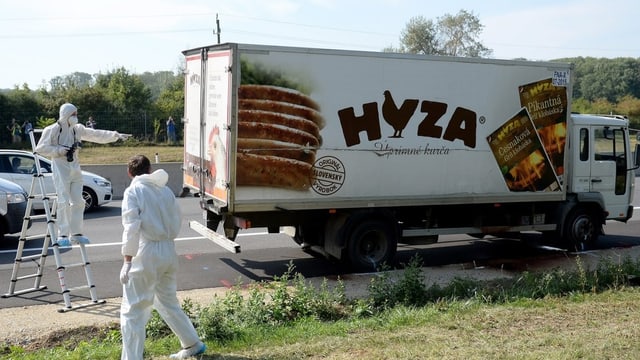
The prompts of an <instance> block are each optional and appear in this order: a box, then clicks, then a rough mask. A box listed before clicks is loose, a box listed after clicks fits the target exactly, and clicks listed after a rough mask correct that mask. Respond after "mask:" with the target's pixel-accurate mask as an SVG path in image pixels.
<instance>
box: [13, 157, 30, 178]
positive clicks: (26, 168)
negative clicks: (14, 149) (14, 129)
mask: <svg viewBox="0 0 640 360" xmlns="http://www.w3.org/2000/svg"><path fill="white" fill-rule="evenodd" d="M9 158H10V159H11V160H10V161H11V167H12V169H13V173H14V174H32V173H33V172H35V161H34V160H33V158H32V157H31V156H26V155H13V156H10V157H9Z"/></svg>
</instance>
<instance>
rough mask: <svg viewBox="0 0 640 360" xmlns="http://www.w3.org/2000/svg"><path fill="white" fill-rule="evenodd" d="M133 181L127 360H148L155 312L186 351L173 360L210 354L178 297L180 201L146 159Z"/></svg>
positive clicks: (126, 220)
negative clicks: (148, 338) (150, 323)
mask: <svg viewBox="0 0 640 360" xmlns="http://www.w3.org/2000/svg"><path fill="white" fill-rule="evenodd" d="M127 173H128V175H129V177H130V178H131V179H132V180H131V184H130V185H129V187H127V189H126V190H125V191H124V197H123V200H122V226H123V227H124V232H123V233H122V250H121V251H122V256H123V258H124V263H123V265H122V270H120V282H121V283H122V289H123V290H122V292H123V294H122V305H121V308H120V327H121V332H122V356H121V359H142V356H143V353H144V341H145V327H146V325H147V322H148V321H149V317H150V316H151V309H152V308H155V309H156V310H157V311H158V313H159V314H160V316H161V317H162V318H163V319H164V321H165V322H166V323H167V325H169V328H171V330H172V331H173V332H174V333H175V334H176V336H178V339H179V340H180V344H181V346H182V350H180V351H179V352H177V353H175V354H172V355H171V356H170V358H171V359H187V358H189V357H192V356H195V355H200V354H202V353H204V352H205V350H206V349H207V347H206V345H205V344H204V343H203V342H202V341H200V338H198V333H197V332H196V330H195V328H194V326H193V324H192V323H191V320H189V317H188V316H187V315H186V314H185V313H184V311H183V310H182V307H181V306H180V302H179V301H178V297H177V284H176V273H177V271H178V254H177V253H176V249H175V243H174V240H175V238H176V236H178V232H179V231H180V227H181V224H182V216H181V211H180V207H179V205H178V201H177V200H176V197H175V195H174V194H173V191H172V190H171V189H170V188H169V187H168V186H167V181H168V179H169V175H168V174H167V172H166V171H164V170H163V169H158V170H156V171H154V172H153V173H152V172H151V162H150V161H149V159H148V158H147V157H146V156H144V155H136V156H133V157H132V158H131V159H130V160H129V163H128V167H127Z"/></svg>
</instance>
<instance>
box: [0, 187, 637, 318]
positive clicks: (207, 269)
mask: <svg viewBox="0 0 640 360" xmlns="http://www.w3.org/2000/svg"><path fill="white" fill-rule="evenodd" d="M638 179H640V178H636V184H638V182H639V180H638ZM639 192H640V189H639V188H638V186H636V196H635V201H634V203H635V204H636V206H640V194H638V193H639ZM179 202H180V205H181V207H182V210H183V215H184V219H185V221H184V222H183V228H182V230H181V232H180V234H179V236H178V239H177V240H176V242H177V243H176V249H177V251H178V253H179V255H180V272H179V274H178V287H179V290H189V289H199V288H212V287H221V286H232V285H236V284H238V283H242V284H246V283H248V282H250V281H260V280H271V279H273V277H274V276H280V275H282V274H283V273H284V272H285V271H286V270H287V268H288V266H289V264H290V263H292V264H293V265H294V266H295V271H296V272H299V273H300V274H302V275H304V276H305V277H307V278H310V277H317V276H324V277H334V276H337V275H339V274H343V273H345V271H346V270H345V269H343V268H341V267H340V266H339V265H337V264H334V263H330V262H328V261H327V260H324V259H318V258H314V257H312V256H311V255H308V254H306V253H304V252H303V251H301V250H300V248H299V247H298V245H297V244H295V243H294V242H293V241H292V240H291V239H290V238H289V237H288V236H286V235H282V234H267V233H266V231H264V230H263V229H254V230H248V231H242V232H240V235H239V238H238V243H240V244H241V246H242V252H241V253H239V254H232V253H229V252H227V251H226V250H224V249H222V248H221V247H219V246H217V245H215V244H214V243H212V242H210V241H209V240H206V239H204V238H202V237H201V236H200V235H199V234H197V233H196V232H195V231H193V230H191V229H190V228H189V227H188V221H189V220H192V219H200V218H201V217H202V213H201V210H200V208H199V206H198V199H197V198H193V197H187V198H180V199H179ZM84 226H85V234H86V235H87V236H89V237H90V239H91V241H92V243H91V244H90V245H88V246H87V254H88V257H89V260H90V262H91V264H90V268H91V272H92V275H93V276H92V277H93V282H94V284H95V285H96V289H97V294H98V298H111V297H118V296H120V295H121V294H122V289H121V286H120V283H119V281H118V274H119V272H120V267H121V265H122V259H121V256H120V236H121V232H122V225H121V223H120V201H113V202H112V203H110V204H109V205H107V206H104V207H102V208H100V209H98V210H97V211H94V212H91V213H89V214H86V216H85V223H84ZM44 231H45V224H44V223H43V222H38V223H35V224H34V225H33V226H32V228H31V229H30V231H29V235H35V234H38V233H44ZM605 231H606V235H605V236H603V237H601V239H600V241H599V244H598V246H599V247H600V248H612V247H629V246H637V245H640V210H638V211H636V214H635V216H634V218H633V219H631V221H629V222H628V223H627V224H623V223H617V222H610V223H608V224H607V226H606V228H605ZM6 240H7V241H5V242H4V243H3V244H0V294H7V293H9V292H10V288H9V284H10V279H11V278H12V269H13V266H14V260H15V251H16V248H17V246H18V236H17V235H14V236H11V235H8V236H7V237H6ZM440 240H441V241H440V242H439V243H438V244H433V245H419V246H412V245H402V246H401V247H400V248H399V251H398V256H397V261H398V262H399V263H406V262H408V261H409V259H410V258H411V256H413V255H414V254H416V253H419V254H420V256H421V257H422V259H423V261H424V263H425V265H426V266H440V265H446V264H464V263H470V264H473V266H501V267H505V266H506V267H513V268H517V267H519V266H524V267H526V262H527V261H532V260H531V259H535V258H536V257H545V256H546V257H548V256H563V255H562V254H561V253H559V252H557V251H554V250H552V249H548V248H546V247H542V246H539V239H538V238H537V237H535V236H531V237H529V238H527V239H526V241H515V240H491V239H484V240H477V239H472V238H470V237H467V236H464V235H455V236H453V235H452V236H444V237H441V239H440ZM41 248H42V241H40V240H36V241H30V242H29V243H28V244H27V246H26V248H25V251H24V253H23V256H27V255H31V254H35V253H37V252H38V251H40V250H41ZM49 254H50V255H49V256H48V257H47V260H46V264H45V267H44V271H43V277H42V279H41V281H40V285H42V286H46V289H43V290H38V291H34V292H30V293H26V294H22V295H17V296H11V297H8V298H0V308H7V307H17V306H27V305H37V304H52V303H60V304H62V303H63V298H62V295H61V294H60V283H59V279H58V274H57V272H56V270H55V268H56V266H55V265H56V262H55V258H54V256H53V252H52V251H49ZM61 258H62V261H63V263H64V264H73V263H79V262H81V257H80V251H79V249H78V248H77V247H74V248H67V249H64V250H63V251H62V252H61ZM36 271H37V268H36V266H35V264H34V263H28V262H27V263H25V264H22V265H21V267H20V272H19V273H18V275H19V276H24V275H27V274H32V273H35V272H36ZM65 280H66V284H67V286H69V287H76V286H80V285H84V284H86V278H85V275H84V271H83V270H82V268H81V267H76V268H71V269H67V270H66V271H65ZM35 281H36V280H35V279H24V280H20V281H18V282H17V283H16V287H15V289H14V292H15V291H19V290H20V289H28V288H34V286H35ZM72 295H74V296H73V297H72V301H74V302H75V301H82V302H84V301H85V300H84V299H90V297H89V291H88V290H81V291H77V292H72Z"/></svg>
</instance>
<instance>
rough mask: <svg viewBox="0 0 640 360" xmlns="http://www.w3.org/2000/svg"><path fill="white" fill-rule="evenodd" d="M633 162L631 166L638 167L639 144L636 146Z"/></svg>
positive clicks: (639, 159)
mask: <svg viewBox="0 0 640 360" xmlns="http://www.w3.org/2000/svg"><path fill="white" fill-rule="evenodd" d="M633 160H634V161H633V165H635V167H638V166H640V144H636V150H635V152H634V157H633Z"/></svg>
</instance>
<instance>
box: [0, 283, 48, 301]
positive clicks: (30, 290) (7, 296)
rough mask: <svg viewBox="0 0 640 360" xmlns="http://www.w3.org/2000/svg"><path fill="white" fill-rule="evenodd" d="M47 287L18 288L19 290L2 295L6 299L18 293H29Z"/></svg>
mask: <svg viewBox="0 0 640 360" xmlns="http://www.w3.org/2000/svg"><path fill="white" fill-rule="evenodd" d="M46 288H47V287H46V286H39V287H37V288H32V289H24V290H18V291H14V292H12V293H10V294H4V295H2V298H4V299H6V298H9V297H12V296H18V295H23V294H28V293H31V292H34V291H41V290H45V289H46Z"/></svg>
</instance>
